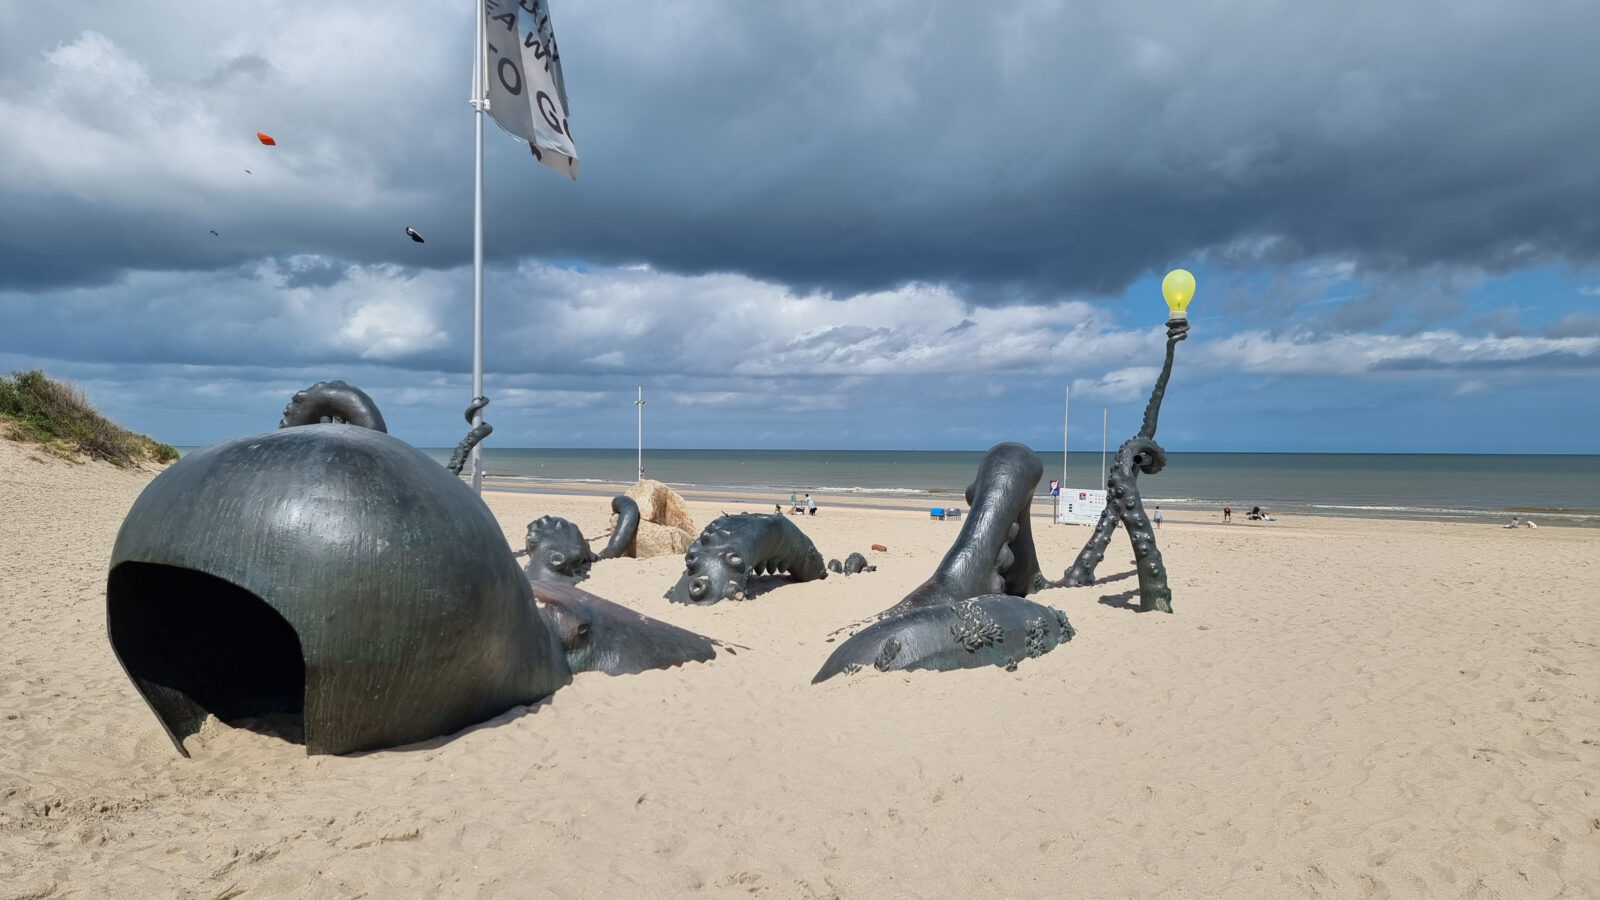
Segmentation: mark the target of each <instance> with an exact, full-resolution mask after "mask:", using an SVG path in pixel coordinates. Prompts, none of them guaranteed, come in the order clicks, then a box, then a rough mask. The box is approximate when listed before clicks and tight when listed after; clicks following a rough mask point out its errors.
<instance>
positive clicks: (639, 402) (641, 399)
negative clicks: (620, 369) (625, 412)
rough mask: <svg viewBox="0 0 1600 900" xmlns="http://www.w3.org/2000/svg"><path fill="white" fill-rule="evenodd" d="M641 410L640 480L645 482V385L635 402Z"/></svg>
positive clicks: (641, 386)
mask: <svg viewBox="0 0 1600 900" xmlns="http://www.w3.org/2000/svg"><path fill="white" fill-rule="evenodd" d="M633 405H634V406H635V407H636V408H637V409H638V410H639V480H640V481H643V480H644V385H640V386H639V399H637V400H635V401H633Z"/></svg>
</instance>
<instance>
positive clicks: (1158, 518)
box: [1155, 506, 1161, 531]
mask: <svg viewBox="0 0 1600 900" xmlns="http://www.w3.org/2000/svg"><path fill="white" fill-rule="evenodd" d="M1155 521H1156V530H1157V531H1160V530H1161V507H1159V506H1158V507H1156V514H1155Z"/></svg>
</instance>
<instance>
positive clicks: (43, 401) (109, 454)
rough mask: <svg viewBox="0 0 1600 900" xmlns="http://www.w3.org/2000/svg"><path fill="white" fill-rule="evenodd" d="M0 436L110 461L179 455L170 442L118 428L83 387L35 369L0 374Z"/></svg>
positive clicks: (124, 462)
mask: <svg viewBox="0 0 1600 900" xmlns="http://www.w3.org/2000/svg"><path fill="white" fill-rule="evenodd" d="M0 436H5V437H10V438H13V439H15V440H24V441H35V442H37V443H40V444H44V445H45V446H46V447H49V448H50V449H52V450H54V451H56V452H57V453H61V454H63V455H71V454H75V453H81V454H84V455H86V456H88V457H90V458H92V459H103V460H105V461H107V462H109V463H111V464H113V465H117V466H126V465H129V464H131V463H135V462H139V461H141V460H151V461H154V462H158V463H165V462H171V461H173V460H175V459H177V458H178V451H177V450H174V449H173V448H172V447H171V446H170V445H168V444H163V443H161V442H159V441H156V440H155V439H153V438H150V437H146V436H145V435H142V434H134V433H133V432H131V431H129V430H127V429H126V428H123V427H122V426H120V425H118V424H116V423H115V422H113V421H111V420H110V419H107V418H106V417H105V416H102V415H100V413H99V412H97V411H96V410H95V408H94V407H93V406H91V405H90V404H89V398H88V396H87V395H85V394H84V392H83V391H82V390H81V389H80V388H78V387H76V386H74V385H72V384H70V383H68V382H65V381H56V380H54V379H52V378H49V377H47V376H46V375H45V374H44V373H43V372H41V371H39V370H38V369H34V370H32V371H29V372H12V373H11V377H9V378H7V377H5V376H3V375H0Z"/></svg>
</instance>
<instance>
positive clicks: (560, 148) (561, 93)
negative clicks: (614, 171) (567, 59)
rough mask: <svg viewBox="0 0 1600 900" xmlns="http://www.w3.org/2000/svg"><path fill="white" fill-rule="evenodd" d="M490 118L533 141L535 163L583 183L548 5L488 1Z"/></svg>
mask: <svg viewBox="0 0 1600 900" xmlns="http://www.w3.org/2000/svg"><path fill="white" fill-rule="evenodd" d="M483 15H484V23H483V33H484V37H485V43H486V44H487V46H486V47H485V48H484V49H485V50H486V51H487V53H486V57H485V58H486V66H487V69H486V74H487V81H488V91H487V92H486V93H487V96H488V98H489V115H491V116H493V117H494V121H495V124H497V125H499V126H500V127H501V128H503V129H505V130H506V131H507V132H509V133H510V134H511V135H513V136H514V137H517V138H521V139H522V140H524V141H527V142H528V146H529V147H530V148H532V150H533V157H534V159H537V160H539V161H540V162H542V163H544V164H545V165H547V166H549V167H550V168H552V169H555V170H556V171H557V172H565V173H566V174H568V175H570V176H572V179H573V180H574V181H576V180H577V178H578V150H577V148H576V147H574V146H573V144H572V132H571V131H570V130H568V128H567V90H566V84H565V82H564V81H563V80H562V78H561V55H560V52H559V51H558V50H557V49H556V37H555V32H554V31H552V30H551V28H550V7H549V4H547V3H546V2H545V0H484V4H483Z"/></svg>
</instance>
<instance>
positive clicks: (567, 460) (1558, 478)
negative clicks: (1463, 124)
mask: <svg viewBox="0 0 1600 900" xmlns="http://www.w3.org/2000/svg"><path fill="white" fill-rule="evenodd" d="M425 452H427V453H429V454H430V455H432V456H433V457H435V458H436V459H438V460H439V461H440V462H441V463H442V462H444V461H446V460H447V459H448V458H449V456H450V450H449V449H447V448H438V449H429V450H426V451H425ZM1039 456H1040V458H1041V459H1042V461H1043V462H1044V467H1045V475H1044V478H1043V479H1041V480H1040V482H1039V488H1038V493H1039V496H1040V500H1041V502H1046V503H1048V502H1049V497H1048V495H1049V481H1050V480H1051V479H1057V480H1061V481H1062V483H1063V485H1064V486H1065V487H1067V488H1070V489H1078V490H1081V489H1084V488H1099V487H1100V486H1101V471H1102V470H1101V456H1100V454H1099V453H1098V452H1085V453H1077V452H1074V453H1072V454H1071V458H1070V459H1069V460H1068V465H1067V468H1066V471H1065V477H1064V478H1063V472H1062V454H1061V453H1060V452H1059V451H1058V452H1054V453H1051V452H1048V451H1044V452H1040V453H1039ZM982 458H983V452H982V451H976V450H974V451H965V450H647V451H646V452H645V455H644V469H645V477H647V478H653V479H655V480H657V481H662V482H665V483H667V484H668V485H670V486H672V487H673V488H674V489H675V490H677V491H678V492H679V493H681V494H683V495H684V496H686V497H689V498H694V497H695V496H696V492H697V491H705V492H712V491H715V492H732V493H736V494H742V495H746V496H748V497H749V498H750V499H752V500H759V501H763V502H773V503H784V504H787V503H788V501H789V495H790V494H791V493H795V494H799V495H801V496H804V495H805V494H807V493H809V494H811V495H813V497H814V498H815V499H816V501H817V503H818V505H819V506H826V504H827V498H828V497H829V496H830V495H832V496H836V495H844V494H849V495H852V496H856V497H861V498H866V499H869V500H876V501H878V502H877V503H875V504H873V505H879V506H884V507H890V508H900V509H920V508H923V507H930V508H931V507H935V506H962V505H964V501H963V500H962V499H961V495H962V493H963V492H964V491H965V490H966V486H967V484H968V483H969V482H970V481H971V480H972V476H973V474H974V473H975V472H976V471H977V468H978V462H979V460H980V459H982ZM1109 459H1110V458H1109V457H1107V461H1108V462H1109ZM483 460H484V470H485V473H486V474H487V475H488V476H490V477H492V478H494V479H496V486H497V487H509V488H512V489H515V488H516V487H517V486H518V485H519V484H520V485H525V486H526V488H527V489H539V488H540V486H541V485H548V484H550V483H553V482H570V483H579V484H591V483H592V484H594V485H597V486H600V485H617V486H619V487H620V486H626V485H630V484H632V483H633V482H634V480H635V475H636V464H637V457H636V451H635V450H634V449H633V448H629V449H625V450H618V449H601V450H533V449H513V448H499V447H488V448H485V449H484V451H483ZM1139 488H1140V491H1141V493H1142V494H1143V496H1144V501H1145V505H1146V507H1147V508H1148V507H1151V506H1161V507H1163V508H1164V509H1166V510H1177V511H1188V510H1210V511H1219V512H1220V510H1221V509H1222V507H1223V506H1232V507H1233V509H1234V511H1235V512H1238V513H1241V514H1242V513H1243V511H1245V510H1248V509H1250V508H1251V507H1253V506H1260V507H1262V508H1263V509H1265V510H1267V511H1269V512H1271V513H1272V514H1273V515H1274V516H1275V517H1277V518H1279V519H1280V520H1281V519H1283V518H1286V517H1289V516H1359V517H1363V518H1388V519H1421V520H1430V521H1443V522H1478V523H1489V522H1496V523H1502V524H1503V523H1505V522H1509V521H1510V519H1511V517H1512V516H1519V517H1521V518H1522V519H1524V520H1526V519H1532V520H1533V521H1535V522H1537V523H1538V524H1539V525H1567V526H1587V527H1600V455H1593V454H1588V455H1489V454H1411V453H1405V454H1399V453H1184V452H1169V453H1168V454H1167V466H1166V468H1165V469H1164V470H1162V471H1161V472H1159V473H1157V474H1155V475H1140V476H1139Z"/></svg>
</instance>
